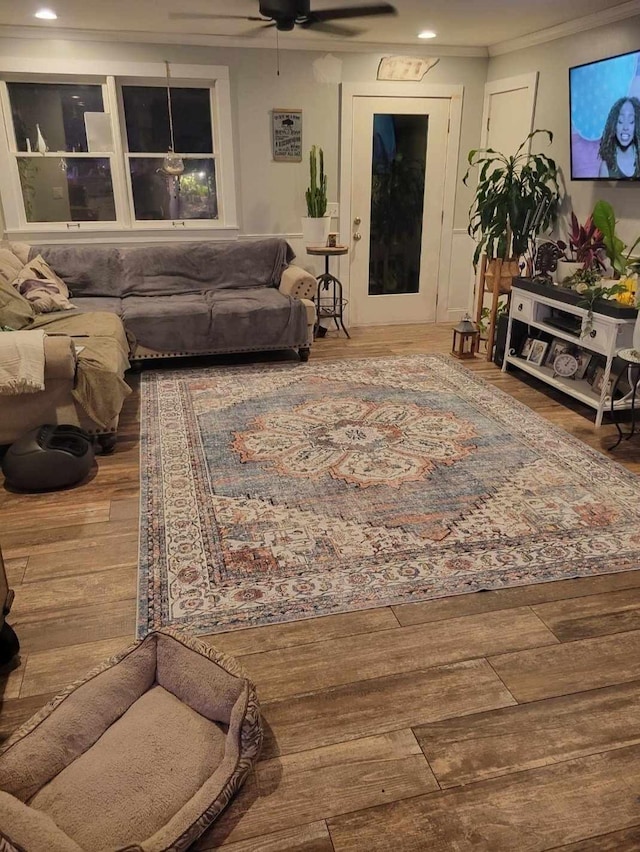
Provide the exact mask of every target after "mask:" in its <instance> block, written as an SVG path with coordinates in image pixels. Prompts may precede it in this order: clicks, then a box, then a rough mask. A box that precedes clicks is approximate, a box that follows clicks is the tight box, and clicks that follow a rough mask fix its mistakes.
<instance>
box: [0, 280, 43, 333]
mask: <svg viewBox="0 0 640 852" xmlns="http://www.w3.org/2000/svg"><path fill="white" fill-rule="evenodd" d="M35 315H36V312H35V311H34V309H33V305H32V304H31V302H29V301H28V300H27V299H25V298H24V296H21V295H20V293H18V291H17V290H15V289H14V288H13V287H12V286H11V284H7V283H5V282H4V281H2V279H1V278H0V325H2V326H5V327H7V328H13V329H21V328H25V327H26V326H28V325H31V323H32V322H33V319H34V317H35Z"/></svg>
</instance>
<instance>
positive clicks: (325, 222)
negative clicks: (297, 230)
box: [302, 216, 331, 246]
mask: <svg viewBox="0 0 640 852" xmlns="http://www.w3.org/2000/svg"><path fill="white" fill-rule="evenodd" d="M330 230H331V217H330V216H321V217H320V218H317V219H314V218H311V217H309V216H303V217H302V238H303V240H304V244H305V246H326V244H327V238H328V236H329V231H330Z"/></svg>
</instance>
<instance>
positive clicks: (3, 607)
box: [0, 550, 20, 666]
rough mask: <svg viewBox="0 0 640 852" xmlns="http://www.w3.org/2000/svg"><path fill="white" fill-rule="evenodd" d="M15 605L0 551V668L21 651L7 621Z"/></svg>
mask: <svg viewBox="0 0 640 852" xmlns="http://www.w3.org/2000/svg"><path fill="white" fill-rule="evenodd" d="M12 603H13V591H12V589H10V588H9V583H8V582H7V574H6V571H5V570H4V560H3V559H2V551H1V550H0V666H3V665H4V664H5V663H8V662H9V660H11V659H12V658H13V657H15V656H16V654H17V653H18V651H19V650H20V642H18V637H17V636H16V634H15V631H14V629H13V628H12V627H10V626H9V625H8V624H7V622H6V621H5V616H6V615H8V613H9V610H10V609H11V604H12Z"/></svg>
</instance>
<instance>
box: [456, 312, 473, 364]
mask: <svg viewBox="0 0 640 852" xmlns="http://www.w3.org/2000/svg"><path fill="white" fill-rule="evenodd" d="M479 343H480V330H479V329H478V326H477V325H476V324H475V323H473V322H471V317H470V316H469V314H465V315H464V318H463V319H462V320H460V322H459V323H458V325H457V326H456V327H455V328H454V329H453V344H452V346H451V354H452V355H455V357H456V358H474V357H475V354H476V352H477V351H478V344H479Z"/></svg>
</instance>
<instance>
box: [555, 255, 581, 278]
mask: <svg viewBox="0 0 640 852" xmlns="http://www.w3.org/2000/svg"><path fill="white" fill-rule="evenodd" d="M582 268H583V264H582V263H578V261H577V260H559V261H558V268H557V269H556V281H557V282H558V284H562V282H563V281H564V280H565V278H571V276H572V275H573V274H574V272H577V271H578V270H579V269H582Z"/></svg>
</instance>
